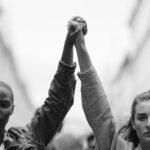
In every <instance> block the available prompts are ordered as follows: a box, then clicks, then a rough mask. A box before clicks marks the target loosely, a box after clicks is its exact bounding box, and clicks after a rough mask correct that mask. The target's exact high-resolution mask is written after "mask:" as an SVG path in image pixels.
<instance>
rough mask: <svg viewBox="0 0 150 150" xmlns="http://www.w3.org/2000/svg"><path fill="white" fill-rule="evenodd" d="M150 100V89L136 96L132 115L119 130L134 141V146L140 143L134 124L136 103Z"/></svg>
mask: <svg viewBox="0 0 150 150" xmlns="http://www.w3.org/2000/svg"><path fill="white" fill-rule="evenodd" d="M149 100H150V90H148V91H146V92H143V93H141V94H139V95H137V96H136V97H135V98H134V100H133V103H132V106H131V117H130V118H129V120H128V121H127V123H126V124H125V125H123V126H122V127H121V128H120V129H119V131H118V134H121V135H122V136H123V138H124V139H125V140H126V141H128V142H132V143H133V144H134V147H137V146H138V144H139V137H138V136H137V132H136V130H135V129H133V126H132V122H134V120H135V108H136V105H137V104H139V103H140V102H143V101H149Z"/></svg>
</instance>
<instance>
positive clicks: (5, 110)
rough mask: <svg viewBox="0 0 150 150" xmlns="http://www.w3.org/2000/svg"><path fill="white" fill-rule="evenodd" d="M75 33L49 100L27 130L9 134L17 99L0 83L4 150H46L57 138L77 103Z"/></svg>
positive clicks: (0, 145) (68, 40)
mask: <svg viewBox="0 0 150 150" xmlns="http://www.w3.org/2000/svg"><path fill="white" fill-rule="evenodd" d="M73 32H74V31H73V30H72V28H70V30H68V32H67V36H66V39H65V43H64V48H63V53H62V57H61V60H60V62H59V64H58V69H57V71H56V74H55V76H54V79H53V80H52V82H51V84H50V89H49V92H48V97H47V98H46V100H45V101H44V104H43V105H42V106H41V107H40V108H39V109H37V111H36V113H35V115H34V117H33V118H32V119H31V122H30V123H28V124H27V125H25V126H24V127H11V128H9V129H8V130H7V131H6V125H7V122H8V121H9V117H10V116H11V115H12V114H13V111H14V95H13V91H12V89H11V87H10V86H9V85H8V84H7V83H5V82H3V81H0V150H1V149H7V150H8V149H13V150H15V149H19V150H25V149H35V150H43V149H44V148H45V147H46V146H47V144H48V143H49V142H50V141H51V139H52V138H53V137H54V135H55V134H56V132H57V130H58V129H59V127H60V125H61V123H62V121H63V119H64V117H65V116H66V114H67V112H68V111H69V109H70V107H71V106H72V104H73V99H74V91H75V84H76V80H75V77H74V71H75V68H76V64H75V63H74V62H73V44H74V42H75V37H76V34H72V33H73ZM58 36H59V35H58ZM39 86H40V85H39Z"/></svg>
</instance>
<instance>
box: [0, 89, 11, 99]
mask: <svg viewBox="0 0 150 150" xmlns="http://www.w3.org/2000/svg"><path fill="white" fill-rule="evenodd" d="M4 99H7V100H12V93H11V91H10V90H9V89H8V88H7V87H5V86H0V100H4Z"/></svg>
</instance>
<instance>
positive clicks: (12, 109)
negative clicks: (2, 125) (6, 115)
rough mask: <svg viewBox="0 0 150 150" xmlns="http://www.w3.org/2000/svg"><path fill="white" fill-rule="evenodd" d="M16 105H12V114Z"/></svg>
mask: <svg viewBox="0 0 150 150" xmlns="http://www.w3.org/2000/svg"><path fill="white" fill-rule="evenodd" d="M14 107H15V105H13V106H12V110H11V113H10V115H12V114H13V112H14Z"/></svg>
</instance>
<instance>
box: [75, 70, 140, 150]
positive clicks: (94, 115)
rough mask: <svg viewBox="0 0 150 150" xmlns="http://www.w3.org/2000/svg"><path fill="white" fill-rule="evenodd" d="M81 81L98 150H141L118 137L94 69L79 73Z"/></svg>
mask: <svg viewBox="0 0 150 150" xmlns="http://www.w3.org/2000/svg"><path fill="white" fill-rule="evenodd" d="M78 76H79V78H80V80H81V93H82V106H83V110H84V112H85V116H86V118H87V121H88V123H89V125H90V126H91V128H92V130H93V132H94V135H95V138H96V144H97V149H98V150H140V148H139V147H137V148H136V149H135V148H134V147H133V144H132V143H129V142H127V141H125V140H124V139H122V138H121V137H120V136H118V133H117V131H116V125H115V121H114V118H113V115H112V112H111V109H110V105H109V101H108V99H107V96H106V94H105V91H104V89H103V86H102V83H101V81H100V78H99V76H98V74H97V72H96V70H95V68H94V67H92V68H90V69H89V70H87V71H85V72H83V73H78Z"/></svg>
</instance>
